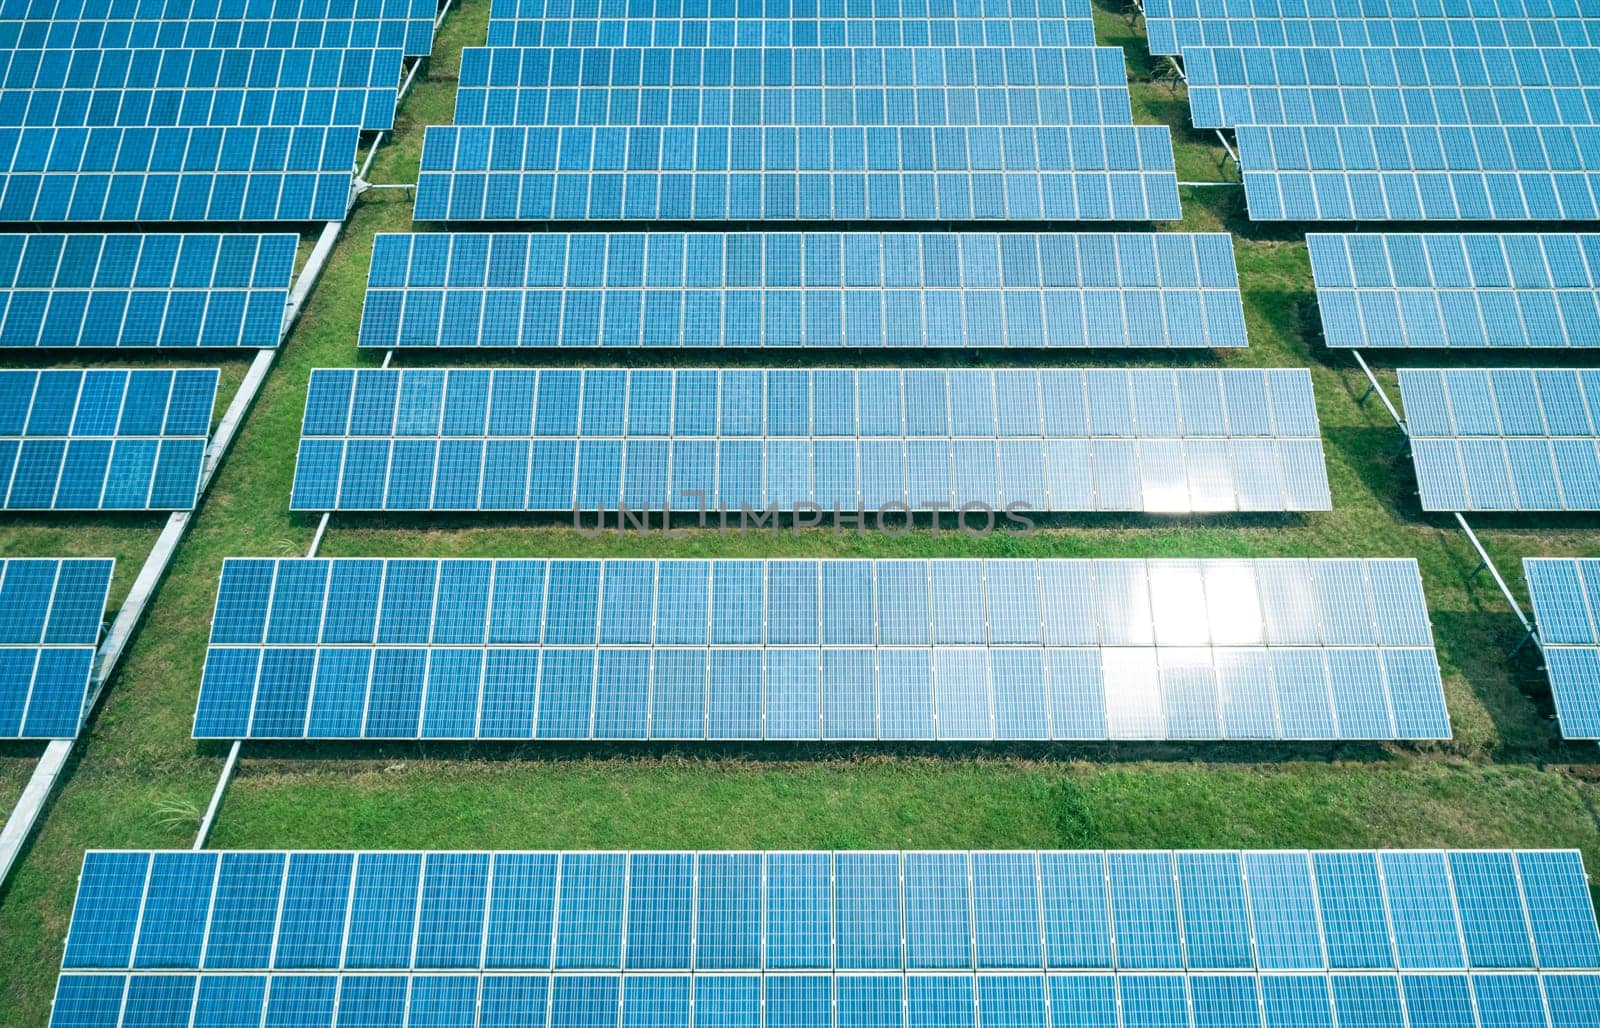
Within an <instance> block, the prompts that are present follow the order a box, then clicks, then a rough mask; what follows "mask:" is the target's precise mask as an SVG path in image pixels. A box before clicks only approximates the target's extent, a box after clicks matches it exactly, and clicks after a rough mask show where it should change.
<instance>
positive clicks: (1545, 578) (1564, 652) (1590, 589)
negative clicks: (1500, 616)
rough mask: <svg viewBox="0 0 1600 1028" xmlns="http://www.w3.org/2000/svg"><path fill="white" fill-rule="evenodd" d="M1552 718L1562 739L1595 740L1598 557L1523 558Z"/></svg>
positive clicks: (1599, 659) (1598, 720) (1598, 719)
mask: <svg viewBox="0 0 1600 1028" xmlns="http://www.w3.org/2000/svg"><path fill="white" fill-rule="evenodd" d="M1522 573H1523V577H1525V578H1526V579H1527V580H1528V598H1529V599H1530V600H1532V601H1533V616H1534V619H1535V620H1536V621H1537V622H1538V625H1539V641H1540V644H1541V646H1542V648H1543V650H1544V660H1545V673H1546V674H1548V675H1549V677H1550V693H1551V695H1552V696H1554V697H1555V702H1556V719H1557V720H1558V721H1559V722H1560V723H1561V735H1562V736H1563V737H1564V738H1567V739H1600V631H1597V630H1596V629H1595V612H1596V611H1597V610H1600V561H1594V560H1574V559H1569V558H1562V559H1556V558H1541V557H1525V558H1523V561H1522Z"/></svg>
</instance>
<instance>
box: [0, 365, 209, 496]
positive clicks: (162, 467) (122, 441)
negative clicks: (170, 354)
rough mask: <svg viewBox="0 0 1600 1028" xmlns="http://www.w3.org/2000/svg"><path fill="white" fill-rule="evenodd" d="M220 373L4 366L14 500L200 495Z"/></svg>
mask: <svg viewBox="0 0 1600 1028" xmlns="http://www.w3.org/2000/svg"><path fill="white" fill-rule="evenodd" d="M217 379H218V373H217V372H216V371H212V370H206V371H198V370H196V371H177V372H172V371H43V372H34V371H0V495H3V496H4V503H3V507H4V509H7V510H41V509H106V510H110V509H118V510H128V509H131V510H186V509H188V508H190V507H192V506H193V505H194V501H195V497H196V490H197V488H198V484H199V479H200V468H201V464H202V461H203V460H204V456H205V445H206V434H207V431H208V430H209V428H210V423H211V408H212V405H213V403H214V400H215V396H216V389H217Z"/></svg>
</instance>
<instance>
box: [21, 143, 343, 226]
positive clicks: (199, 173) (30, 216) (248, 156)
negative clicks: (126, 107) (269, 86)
mask: <svg viewBox="0 0 1600 1028" xmlns="http://www.w3.org/2000/svg"><path fill="white" fill-rule="evenodd" d="M359 136H360V130H359V129H357V128H355V127H354V126H350V127H345V128H313V127H297V128H288V127H273V128H259V127H249V128H21V129H19V128H0V222H23V221H25V222H64V221H65V222H94V221H111V222H124V221H130V222H131V221H137V222H151V221H339V220H342V219H343V217H344V214H345V209H346V208H347V207H348V205H349V202H350V189H351V184H352V182H353V180H354V178H355V153H356V144H357V141H358V138H359Z"/></svg>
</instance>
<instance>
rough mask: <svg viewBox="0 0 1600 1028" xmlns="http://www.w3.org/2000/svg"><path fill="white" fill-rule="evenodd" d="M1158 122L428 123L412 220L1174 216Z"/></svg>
mask: <svg viewBox="0 0 1600 1028" xmlns="http://www.w3.org/2000/svg"><path fill="white" fill-rule="evenodd" d="M1181 213H1182V212H1181V211H1180V209H1179V204H1178V183H1177V177H1176V175H1175V173H1174V171H1173V158H1172V140H1171V136H1170V134H1169V131H1168V129H1167V127H1166V126H1164V125H1161V126H1156V125H1129V126H1115V127H1108V128H1087V127H1073V128H1038V127H1004V128H1000V127H992V128H991V127H983V128H976V127H969V126H960V127H943V128H887V127H885V128H875V127H866V128H863V127H852V128H824V127H798V128H797V127H792V126H785V127H772V126H769V127H765V128H760V127H734V128H723V127H718V128H707V127H700V128H694V127H667V128H661V127H655V126H650V127H635V128H589V127H572V126H568V127H563V128H493V129H491V128H480V127H466V128H462V127H456V126H438V125H435V126H430V127H429V128H428V132H427V137H426V139H425V140H424V142H423V152H422V170H421V174H420V177H419V179H418V184H417V202H416V218H417V220H419V221H439V220H451V221H550V220H556V221H585V220H588V221H616V220H635V219H650V220H695V221H701V220H711V221H729V220H734V221H744V220H767V221H792V220H796V219H800V220H829V219H832V220H840V221H851V220H872V221H903V220H913V221H920V220H945V221H950V220H954V221H970V220H1001V219H1005V220H1019V221H1038V220H1041V219H1048V220H1056V221H1104V220H1112V221H1160V220H1176V219H1178V218H1179V217H1180V216H1181Z"/></svg>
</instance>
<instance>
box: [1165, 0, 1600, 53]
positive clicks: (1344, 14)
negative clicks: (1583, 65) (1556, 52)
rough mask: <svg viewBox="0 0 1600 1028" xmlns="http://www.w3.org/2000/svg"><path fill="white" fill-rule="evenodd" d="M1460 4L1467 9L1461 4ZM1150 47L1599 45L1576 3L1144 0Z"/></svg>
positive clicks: (1591, 17) (1599, 25) (1591, 14)
mask: <svg viewBox="0 0 1600 1028" xmlns="http://www.w3.org/2000/svg"><path fill="white" fill-rule="evenodd" d="M1463 7H1465V9H1463ZM1143 9H1144V14H1145V20H1146V27H1147V28H1148V30H1149V46H1150V52H1151V53H1153V54H1178V53H1182V52H1183V51H1184V50H1186V49H1188V48H1190V47H1201V46H1372V47H1419V46H1427V47H1503V46H1513V47H1540V48H1550V47H1562V46H1594V45H1600V21H1597V20H1596V17H1595V16H1596V15H1597V14H1600V12H1597V11H1595V10H1593V9H1591V8H1590V7H1589V6H1588V5H1586V4H1582V3H1572V2H1566V0H1558V2H1556V3H1548V4H1547V3H1525V2H1523V0H1509V2H1506V0H1500V2H1494V0H1492V2H1488V3H1482V2H1479V3H1473V4H1470V5H1449V4H1441V3H1437V2H1425V3H1421V4H1418V3H1411V2H1404V3H1388V2H1382V0H1380V2H1372V0H1365V2H1362V3H1359V4H1348V3H1341V2H1338V0H1313V2H1311V3H1304V4H1293V5H1284V4H1281V3H1278V2H1276V0H1242V2H1241V0H1147V2H1146V3H1145V4H1144V5H1143Z"/></svg>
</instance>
